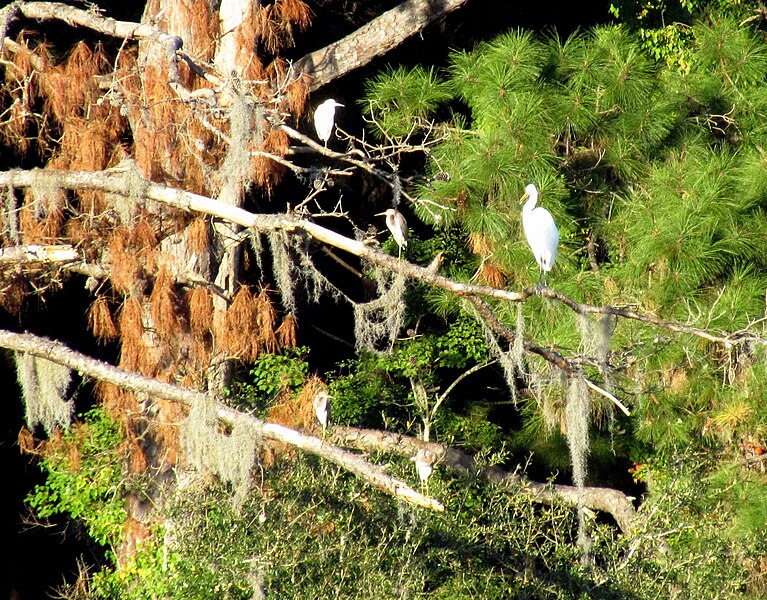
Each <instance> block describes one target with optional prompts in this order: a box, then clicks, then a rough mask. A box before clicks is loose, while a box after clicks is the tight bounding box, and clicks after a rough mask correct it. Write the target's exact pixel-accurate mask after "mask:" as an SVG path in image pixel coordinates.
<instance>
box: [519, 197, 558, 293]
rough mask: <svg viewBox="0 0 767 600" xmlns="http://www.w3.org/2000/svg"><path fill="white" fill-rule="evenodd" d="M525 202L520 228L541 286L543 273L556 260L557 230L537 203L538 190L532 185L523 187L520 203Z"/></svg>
mask: <svg viewBox="0 0 767 600" xmlns="http://www.w3.org/2000/svg"><path fill="white" fill-rule="evenodd" d="M523 200H527V202H525V205H524V206H523V207H522V228H523V229H524V230H525V237H526V238H527V243H528V244H529V245H530V249H531V250H532V251H533V256H535V260H536V262H537V263H538V266H539V267H540V269H541V270H540V273H539V275H538V285H540V284H541V279H542V278H543V276H544V275H543V274H544V272H548V271H551V267H553V266H554V261H556V260H557V247H558V246H559V230H558V229H557V224H556V223H554V217H552V216H551V213H550V212H549V211H547V210H546V209H545V208H543V207H542V206H538V207H536V206H535V205H536V204H537V203H538V188H536V187H535V184H534V183H530V184H528V185H527V187H525V193H524V195H523V196H522V198H521V199H520V202H522V201H523Z"/></svg>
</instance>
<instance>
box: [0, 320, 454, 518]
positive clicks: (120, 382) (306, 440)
mask: <svg viewBox="0 0 767 600" xmlns="http://www.w3.org/2000/svg"><path fill="white" fill-rule="evenodd" d="M0 347H3V348H7V349H9V350H13V351H16V352H25V353H28V354H32V355H34V356H39V357H41V358H45V359H47V360H50V361H52V362H55V363H57V364H61V365H64V366H66V367H69V368H70V369H72V370H75V371H77V372H79V373H81V374H83V375H86V376H88V377H91V378H93V379H97V380H99V381H104V382H106V383H111V384H113V385H116V386H118V387H120V388H122V389H126V390H130V391H132V392H136V393H143V394H147V395H149V396H153V397H157V398H164V399H166V400H172V401H175V402H181V403H183V404H186V405H190V406H191V405H194V404H197V403H200V402H206V401H207V399H208V396H207V394H204V393H203V392H199V391H197V390H193V389H189V388H184V387H181V386H177V385H173V384H170V383H165V382H162V381H158V380H156V379H153V378H152V377H146V376H144V375H140V374H138V373H133V372H130V371H125V370H123V369H120V368H117V367H114V366H112V365H110V364H108V363H105V362H102V361H99V360H96V359H94V358H91V357H89V356H86V355H84V354H81V353H79V352H76V351H74V350H72V349H71V348H69V347H68V346H66V345H64V344H62V343H60V342H57V341H54V340H51V339H48V338H44V337H39V336H36V335H32V334H28V333H15V332H12V331H6V330H2V329H0ZM216 411H217V414H218V417H219V418H220V419H221V420H222V421H224V422H226V423H229V424H232V425H235V426H236V424H237V423H238V422H242V421H247V424H248V426H250V427H252V428H254V429H255V430H256V431H257V432H258V433H259V434H260V435H262V436H263V437H264V438H266V439H270V440H275V441H280V442H283V443H285V444H289V445H291V446H294V447H296V448H299V449H301V450H304V451H305V452H309V453H311V454H316V455H317V456H320V457H322V458H324V459H326V460H328V461H331V462H333V463H335V464H337V465H339V466H340V467H342V468H344V469H346V470H348V471H350V472H351V473H354V474H355V475H356V476H358V477H359V478H360V479H362V480H364V481H367V482H368V483H369V484H370V485H372V486H374V487H376V488H378V489H380V490H383V491H384V492H387V493H389V494H391V495H393V496H395V497H397V498H401V499H403V500H405V501H407V502H409V503H411V504H415V505H418V506H423V507H425V508H430V509H432V510H438V511H441V510H444V507H443V506H442V504H441V503H440V502H438V501H437V500H435V499H433V498H429V497H428V496H424V495H423V494H421V493H419V492H417V491H416V490H414V489H413V488H412V487H410V486H409V485H408V484H406V483H405V482H404V481H400V480H398V479H396V478H394V477H391V476H390V475H389V474H388V473H386V471H384V470H383V469H382V468H381V467H379V466H378V465H375V464H372V463H370V462H368V461H367V460H365V458H364V457H362V456H360V455H358V454H354V453H352V452H349V451H347V450H344V449H342V448H339V447H338V446H335V445H333V444H330V443H328V442H327V441H326V440H322V439H319V438H317V437H314V436H311V435H306V434H303V433H301V432H299V431H296V430H293V429H290V428H288V427H284V426H282V425H278V424H276V423H267V422H265V421H262V420H261V419H258V418H256V417H254V416H253V415H250V414H245V413H242V412H239V411H237V410H235V409H233V408H230V407H228V406H225V405H224V404H220V403H217V407H216Z"/></svg>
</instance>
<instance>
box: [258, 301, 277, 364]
mask: <svg viewBox="0 0 767 600" xmlns="http://www.w3.org/2000/svg"><path fill="white" fill-rule="evenodd" d="M255 315H256V328H257V329H258V341H259V342H260V343H261V344H262V346H263V348H264V350H266V351H267V352H270V353H273V352H277V350H278V349H279V344H278V343H277V336H276V335H275V333H274V324H275V323H276V322H277V311H275V310H274V306H273V305H272V301H271V300H270V299H269V290H268V289H267V288H265V287H264V288H262V289H261V292H260V293H259V294H258V296H257V297H256V299H255Z"/></svg>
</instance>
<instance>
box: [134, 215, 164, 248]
mask: <svg viewBox="0 0 767 600" xmlns="http://www.w3.org/2000/svg"><path fill="white" fill-rule="evenodd" d="M130 241H131V244H132V245H133V246H135V247H136V248H139V249H147V248H148V249H152V248H155V247H156V246H157V244H158V243H159V240H158V239H157V231H156V228H155V226H154V224H153V223H152V222H151V220H150V217H149V215H147V214H146V213H145V214H142V215H141V217H140V218H139V220H138V223H136V226H135V227H134V228H133V231H131V235H130Z"/></svg>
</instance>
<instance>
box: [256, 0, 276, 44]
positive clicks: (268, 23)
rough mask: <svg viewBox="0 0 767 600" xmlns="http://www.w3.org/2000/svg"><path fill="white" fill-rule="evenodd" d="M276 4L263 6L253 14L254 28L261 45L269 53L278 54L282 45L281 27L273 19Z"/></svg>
mask: <svg viewBox="0 0 767 600" xmlns="http://www.w3.org/2000/svg"><path fill="white" fill-rule="evenodd" d="M273 11H274V6H273V5H272V4H269V5H266V6H261V7H259V8H258V10H256V11H255V12H254V14H253V30H254V32H255V34H256V36H257V38H258V41H259V43H260V44H261V46H262V47H263V48H264V50H266V51H267V52H268V53H269V54H276V53H277V52H278V51H279V49H280V47H281V46H282V40H281V36H280V29H279V26H278V24H277V23H275V22H274V20H273V19H272V12H273Z"/></svg>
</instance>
